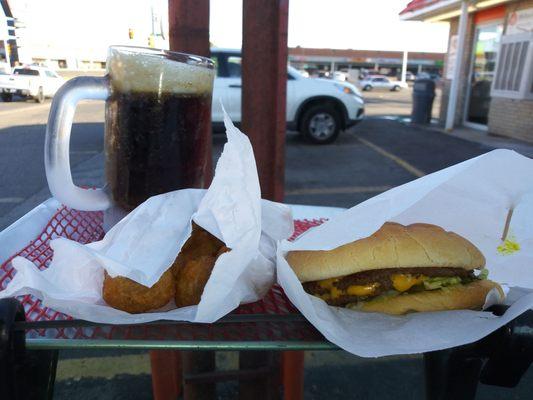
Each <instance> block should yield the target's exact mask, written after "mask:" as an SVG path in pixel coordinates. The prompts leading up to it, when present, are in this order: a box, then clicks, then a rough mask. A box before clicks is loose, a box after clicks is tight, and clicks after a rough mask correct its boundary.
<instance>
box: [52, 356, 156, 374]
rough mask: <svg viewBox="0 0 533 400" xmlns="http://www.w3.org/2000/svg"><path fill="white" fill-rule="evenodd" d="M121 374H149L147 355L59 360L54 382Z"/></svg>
mask: <svg viewBox="0 0 533 400" xmlns="http://www.w3.org/2000/svg"><path fill="white" fill-rule="evenodd" d="M122 374H130V375H139V374H150V359H149V357H148V354H129V355H123V356H115V357H113V356H107V357H89V358H74V359H67V360H60V361H59V363H58V365H57V373H56V380H57V381H63V380H67V379H80V378H105V379H112V378H113V377H115V376H117V375H122Z"/></svg>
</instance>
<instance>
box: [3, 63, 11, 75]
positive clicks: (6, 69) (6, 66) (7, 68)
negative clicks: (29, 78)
mask: <svg viewBox="0 0 533 400" xmlns="http://www.w3.org/2000/svg"><path fill="white" fill-rule="evenodd" d="M10 73H11V67H10V66H9V64H8V63H6V62H2V61H0V75H8V74H10Z"/></svg>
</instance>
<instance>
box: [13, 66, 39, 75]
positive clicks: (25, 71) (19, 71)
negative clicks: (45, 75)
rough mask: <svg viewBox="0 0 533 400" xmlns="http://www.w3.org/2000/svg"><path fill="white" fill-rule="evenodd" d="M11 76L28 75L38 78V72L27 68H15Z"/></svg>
mask: <svg viewBox="0 0 533 400" xmlns="http://www.w3.org/2000/svg"><path fill="white" fill-rule="evenodd" d="M13 75H30V76H39V71H37V70H35V69H29V68H17V69H15V71H14V72H13Z"/></svg>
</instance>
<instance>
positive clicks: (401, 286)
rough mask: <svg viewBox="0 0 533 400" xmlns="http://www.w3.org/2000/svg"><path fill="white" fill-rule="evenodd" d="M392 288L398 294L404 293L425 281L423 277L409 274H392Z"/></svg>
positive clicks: (425, 277)
mask: <svg viewBox="0 0 533 400" xmlns="http://www.w3.org/2000/svg"><path fill="white" fill-rule="evenodd" d="M390 279H391V281H392V286H393V287H394V289H396V290H397V291H398V292H406V291H408V290H409V289H411V288H412V287H413V286H415V285H418V284H420V283H422V282H424V280H426V279H427V276H424V275H411V274H394V275H391V277H390Z"/></svg>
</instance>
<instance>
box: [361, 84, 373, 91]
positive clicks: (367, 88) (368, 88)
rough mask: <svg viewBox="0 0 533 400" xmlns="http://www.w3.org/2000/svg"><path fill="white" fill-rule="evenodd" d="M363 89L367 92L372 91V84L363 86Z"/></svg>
mask: <svg viewBox="0 0 533 400" xmlns="http://www.w3.org/2000/svg"><path fill="white" fill-rule="evenodd" d="M363 90H364V91H365V92H370V91H371V90H372V86H370V85H366V86H365V87H364V88H363Z"/></svg>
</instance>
